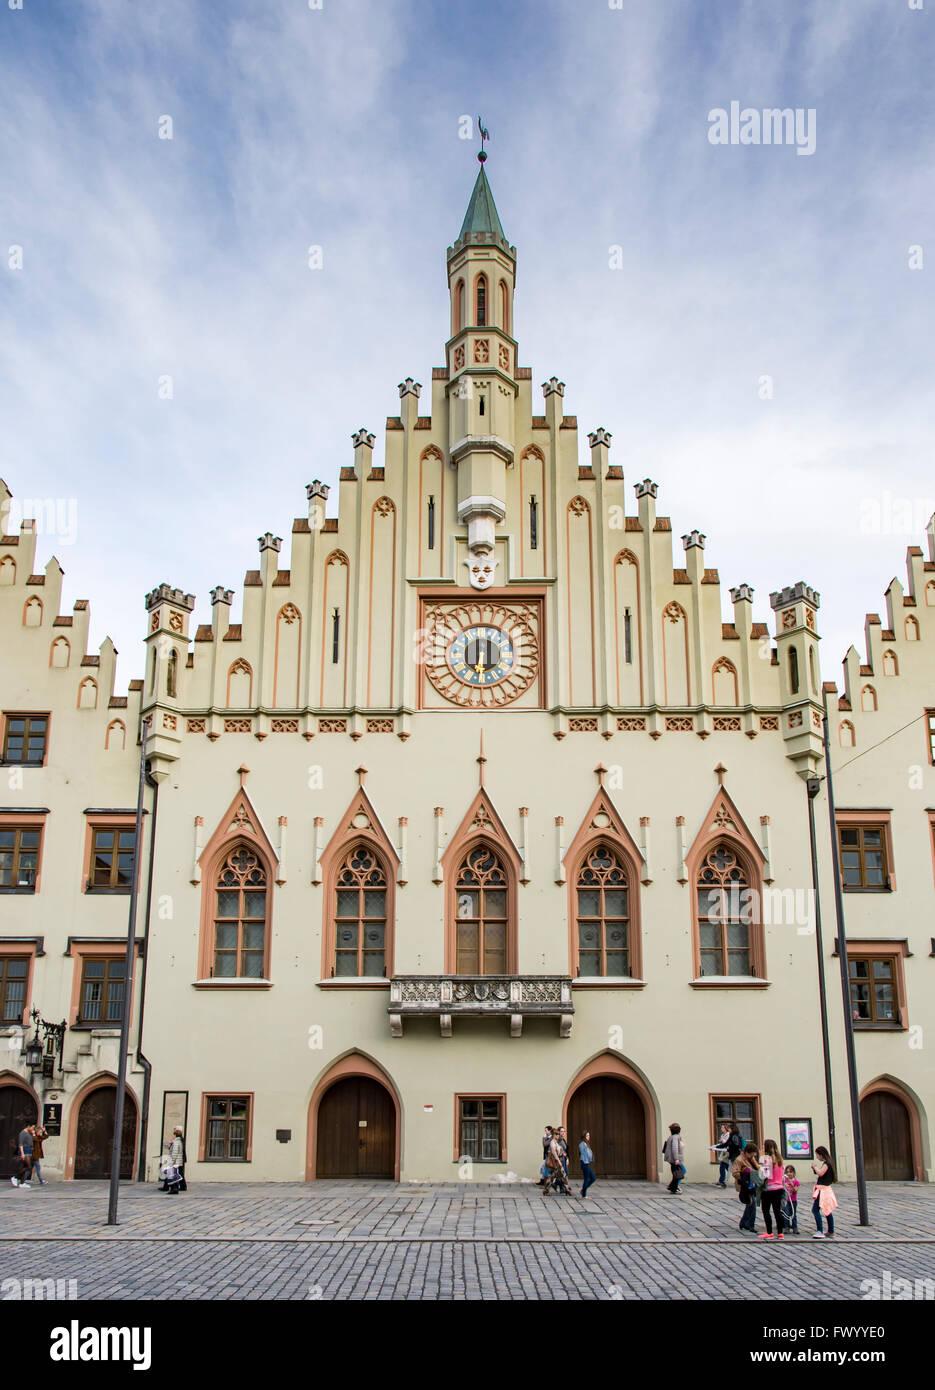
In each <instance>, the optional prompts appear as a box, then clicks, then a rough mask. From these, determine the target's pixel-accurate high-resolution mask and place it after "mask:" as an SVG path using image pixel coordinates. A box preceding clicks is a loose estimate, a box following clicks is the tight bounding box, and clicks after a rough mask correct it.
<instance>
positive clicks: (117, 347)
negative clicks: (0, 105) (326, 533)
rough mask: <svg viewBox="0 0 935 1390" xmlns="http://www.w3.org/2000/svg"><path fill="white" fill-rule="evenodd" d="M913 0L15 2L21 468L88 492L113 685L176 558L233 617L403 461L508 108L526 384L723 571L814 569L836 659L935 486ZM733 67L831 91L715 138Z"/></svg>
mask: <svg viewBox="0 0 935 1390" xmlns="http://www.w3.org/2000/svg"><path fill="white" fill-rule="evenodd" d="M618 2H619V8H612V6H613V5H616V4H618ZM313 3H316V4H317V3H318V0H313ZM913 3H914V4H915V5H918V4H920V3H921V0H821V3H820V4H816V3H815V2H814V0H804V2H803V3H799V0H779V2H778V3H774V4H772V5H765V4H763V3H762V0H718V3H717V4H716V5H715V4H709V3H704V0H610V3H608V0H510V3H509V4H507V5H504V4H503V3H501V2H500V0H473V3H472V4H470V5H466V6H465V5H444V4H441V3H439V2H438V0H434V3H433V0H321V8H316V9H312V8H310V7H309V4H308V0H263V3H261V4H257V3H246V0H225V3H224V4H220V3H208V2H207V0H202V3H195V2H194V0H147V3H146V4H140V3H132V0H72V2H71V3H66V0H50V3H48V4H41V5H40V4H39V3H37V0H23V8H22V9H21V10H10V9H9V8H8V7H7V5H4V6H3V8H2V9H0V82H2V90H3V92H4V97H5V101H4V109H5V123H6V139H5V161H4V162H5V174H6V178H5V180H4V183H5V191H4V194H3V200H2V203H0V249H2V251H3V253H4V254H3V257H2V260H0V314H2V318H0V358H2V361H0V411H2V416H0V418H2V431H0V476H2V477H4V478H5V479H6V481H7V483H8V485H9V486H10V488H11V489H12V491H13V493H14V495H15V497H16V498H17V499H25V498H39V499H46V498H54V499H63V500H65V501H66V502H67V501H68V500H69V499H75V501H76V503H77V519H78V527H77V536H76V539H75V543H73V544H72V543H69V537H68V535H67V527H66V534H65V535H60V536H49V537H46V538H43V539H42V540H41V541H40V553H39V559H38V562H37V564H38V565H39V566H40V567H41V566H42V565H44V563H45V561H46V559H47V558H48V555H49V554H50V553H51V552H52V551H54V552H55V553H57V554H58V558H59V560H60V562H61V563H62V565H63V567H64V569H65V572H66V577H65V598H64V602H65V605H66V608H67V609H68V610H70V608H71V604H72V602H73V601H74V599H75V598H79V597H82V598H84V597H87V598H89V599H90V600H91V603H92V617H93V620H92V640H93V642H94V644H95V645H96V644H97V643H99V642H100V640H101V639H102V638H103V636H104V635H105V633H110V635H111V636H112V637H113V638H114V641H115V642H116V644H117V647H118V649H120V650H121V652H122V656H121V659H120V663H119V669H118V689H121V688H123V687H125V684H126V682H127V681H128V680H129V679H130V678H131V677H133V676H138V675H140V674H141V673H142V655H141V649H140V647H139V642H140V639H141V637H142V635H143V631H144V623H143V608H142V604H143V595H144V594H145V593H146V591H147V590H149V589H150V588H151V587H153V586H154V585H155V584H157V583H159V582H161V581H167V582H169V583H171V584H173V585H177V586H179V587H182V588H184V589H186V590H188V591H189V592H192V593H195V594H196V595H197V598H198V603H197V608H196V620H197V621H207V620H208V618H209V615H210V602H209V594H208V591H209V589H210V588H211V587H212V586H214V585H215V584H218V583H223V584H224V585H226V586H227V587H230V588H233V589H235V591H236V593H235V600H234V603H235V607H234V618H235V620H236V619H237V617H238V616H239V603H240V593H241V586H242V579H243V571H244V570H245V569H247V568H251V567H254V566H255V565H256V564H257V545H256V538H257V536H258V535H259V534H260V533H261V532H264V531H266V530H271V531H273V532H275V533H276V534H278V535H281V536H283V537H284V538H285V539H284V546H283V558H282V560H281V564H282V565H284V566H285V565H286V564H288V559H287V558H286V552H287V549H288V538H289V534H290V528H291V523H292V518H293V517H295V516H298V515H301V514H303V513H304V511H305V506H306V503H305V491H304V486H305V484H306V483H307V482H309V481H310V480H311V479H312V478H315V477H317V478H321V479H323V480H324V481H326V482H332V483H333V482H335V481H336V479H337V474H338V469H339V468H340V467H341V466H342V465H346V464H349V463H350V462H351V443H350V435H351V433H352V431H354V430H356V429H357V428H358V427H359V426H361V425H365V426H367V427H368V428H369V429H371V430H373V431H374V432H375V433H376V436H377V447H376V461H377V462H380V461H381V455H382V447H383V431H382V426H383V421H384V417H385V416H386V415H392V414H396V413H397V412H398V409H399V398H398V393H397V390H396V383H397V382H399V381H400V380H401V379H402V378H403V377H405V376H413V377H415V378H417V379H418V380H420V381H422V382H424V383H426V384H428V383H429V382H430V380H431V369H432V367H433V366H434V365H437V364H439V363H440V362H441V361H442V360H443V356H442V344H443V342H444V340H445V337H446V334H447V322H448V320H447V293H446V282H445V248H446V247H447V246H448V245H449V244H450V243H451V241H452V240H453V238H454V237H455V236H456V235H457V233H458V229H459V227H460V223H461V219H462V216H463V214H464V209H465V207H466V204H467V201H468V197H469V195H470V191H471V187H472V184H473V181H474V177H475V173H476V169H477V165H476V163H475V162H474V149H475V146H474V145H472V144H469V143H467V142H465V141H463V140H462V139H460V138H459V129H460V125H459V123H460V120H461V117H462V116H465V115H471V116H472V117H473V116H476V115H477V114H478V113H479V114H480V115H481V116H482V117H483V118H484V121H485V124H487V125H488V126H489V128H490V130H491V133H492V140H491V144H490V160H489V162H488V164H487V170H488V174H489V177H490V181H491V185H492V187H493V190H494V193H495V196H496V199H497V204H498V208H499V211H500V215H501V218H502V221H503V225H504V228H505V230H506V232H507V235H508V236H509V237H510V239H511V240H512V241H513V242H514V243H515V244H516V246H517V250H518V255H519V267H518V287H517V297H516V314H515V324H516V333H517V337H518V338H519V341H520V361H521V362H523V363H526V364H528V365H529V366H531V368H532V374H533V382H534V383H536V384H538V383H539V382H541V381H544V380H545V379H546V378H547V377H550V376H552V375H556V376H559V377H560V378H561V379H562V380H564V381H565V382H566V383H567V389H566V393H565V409H566V411H567V412H568V413H570V414H571V413H574V414H576V415H577V416H578V422H579V426H580V429H581V448H582V451H583V452H585V453H586V452H587V441H586V438H585V433H586V431H588V430H592V429H594V428H595V427H597V426H599V425H602V426H604V427H605V428H606V429H608V430H610V431H611V432H612V434H613V452H612V461H613V462H615V463H617V464H621V465H622V466H623V468H624V470H625V473H626V476H627V478H628V480H629V483H634V482H636V481H637V480H639V479H641V478H643V477H647V476H648V477H651V478H653V479H654V480H655V481H656V482H657V483H658V485H659V508H660V511H661V512H664V513H668V514H670V515H671V516H672V519H673V530H674V532H675V536H676V545H677V547H678V548H677V550H676V552H675V563H676V564H680V563H681V560H680V558H679V557H680V556H681V546H680V543H679V542H678V540H677V537H678V536H679V535H680V534H682V533H683V532H686V531H688V530H690V529H692V528H695V527H697V528H698V529H699V530H702V531H704V532H705V533H706V534H707V537H708V541H707V550H706V560H707V563H708V565H709V566H716V567H717V568H718V569H719V570H720V574H721V581H722V586H723V590H724V600H725V604H726V603H727V602H728V599H727V592H726V591H727V588H728V586H730V585H733V584H736V583H739V582H740V581H742V580H745V581H748V582H750V583H752V584H753V585H754V587H755V589H756V591H757V592H756V600H755V610H756V611H755V616H756V618H757V619H759V620H767V619H769V620H770V621H771V616H772V615H771V614H770V612H769V599H768V595H769V591H770V590H771V589H775V588H778V587H781V586H782V585H784V584H787V583H792V582H795V581H796V580H798V579H800V578H803V579H805V580H807V581H808V582H809V583H811V584H812V585H814V586H815V587H816V588H818V589H819V590H820V591H821V593H822V596H823V598H822V612H821V629H822V631H823V633H824V636H825V641H824V643H823V666H824V675H825V677H826V678H832V679H833V678H837V676H838V673H839V662H840V659H841V656H842V655H843V652H844V650H845V648H846V647H847V645H848V643H849V642H851V641H855V642H856V643H857V644H858V647H860V646H861V644H862V632H863V615H864V613H865V612H866V611H868V610H876V609H879V608H880V606H881V602H882V593H883V590H884V589H885V587H886V585H887V583H888V582H889V580H890V579H891V578H892V577H893V575H896V574H898V575H899V576H900V578H904V576H905V564H904V556H905V549H906V546H907V545H908V544H922V537H921V528H922V526H923V525H924V523H925V521H926V520H927V518H928V516H929V515H930V513H931V512H932V510H933V509H935V469H933V467H932V443H931V441H932V423H933V422H932V409H933V373H935V368H933V358H935V354H933V340H935V335H933V331H932V325H933V312H932V311H933V290H932V283H933V277H935V177H933V174H935V170H933V142H932V140H931V128H932V117H933V106H935V96H933V83H932V73H933V71H935V0H926V2H925V4H924V6H923V7H922V8H913V7H912V6H913ZM731 102H738V103H739V104H740V107H750V108H756V109H763V108H767V107H792V108H802V109H803V111H806V110H809V109H813V110H814V112H815V116H814V131H815V135H816V144H815V150H814V153H813V154H811V155H799V154H797V152H796V149H795V147H794V146H790V145H785V146H775V145H773V146H765V145H762V144H759V145H758V144H748V145H740V144H737V145H716V144H712V143H711V142H710V141H709V139H708V133H709V129H710V122H709V112H710V111H711V110H712V109H714V108H725V109H729V108H730V104H731ZM166 116H168V117H170V118H171V124H172V139H171V140H169V139H160V138H159V134H160V123H161V128H162V130H163V131H165V130H166V129H167V126H166V123H165V121H163V120H162V118H164V117H166ZM313 244H314V245H319V246H321V247H322V256H323V265H322V268H321V269H320V270H314V271H313V270H310V269H309V267H308V259H307V258H308V247H309V246H310V245H313ZM7 247H22V266H21V268H18V267H17V266H16V264H15V263H16V262H17V255H16V253H13V254H12V256H11V253H9V252H7ZM914 247H915V248H918V247H921V248H922V251H921V256H920V253H919V252H918V251H913V250H912V249H911V248H914ZM611 248H619V252H617V253H615V252H613V251H612V249H611ZM10 259H12V260H13V262H14V268H10V266H9V261H10ZM920 260H921V262H922V264H921V266H919V262H920ZM612 262H614V263H615V264H616V265H617V267H618V268H612ZM914 267H917V268H914ZM166 377H170V378H171V383H172V398H171V399H165V398H163V397H164V395H165V387H164V386H163V391H162V395H161V394H160V383H161V381H164V379H165V378H166ZM766 378H768V379H769V380H768V381H765V380H764V379H766ZM770 391H771V395H770V394H769V393H770ZM537 395H538V392H537ZM424 399H425V397H424V398H423V400H424ZM423 408H425V407H424V406H423ZM540 408H541V407H540ZM630 497H631V498H632V493H630ZM633 506H634V508H635V502H634V503H633ZM65 514H66V515H67V513H65ZM725 616H726V617H728V616H729V612H726V613H725Z"/></svg>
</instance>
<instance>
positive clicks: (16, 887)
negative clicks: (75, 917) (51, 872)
mask: <svg viewBox="0 0 935 1390" xmlns="http://www.w3.org/2000/svg"><path fill="white" fill-rule="evenodd" d="M41 838H42V830H41V828H40V827H39V826H19V825H15V826H14V825H5V826H3V827H2V828H0V889H4V888H5V889H8V890H10V891H11V892H18V893H35V891H36V876H37V874H38V871H39V846H40V843H41Z"/></svg>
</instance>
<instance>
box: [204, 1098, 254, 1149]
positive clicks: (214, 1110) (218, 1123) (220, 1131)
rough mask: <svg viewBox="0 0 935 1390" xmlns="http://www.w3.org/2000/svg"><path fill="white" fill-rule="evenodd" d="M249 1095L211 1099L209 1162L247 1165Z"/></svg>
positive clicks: (208, 1124) (209, 1102)
mask: <svg viewBox="0 0 935 1390" xmlns="http://www.w3.org/2000/svg"><path fill="white" fill-rule="evenodd" d="M249 1129H250V1097H249V1096H208V1097H207V1133H206V1143H205V1161H206V1162H208V1163H212V1162H214V1163H246V1162H247V1161H248V1158H247V1139H248V1136H249Z"/></svg>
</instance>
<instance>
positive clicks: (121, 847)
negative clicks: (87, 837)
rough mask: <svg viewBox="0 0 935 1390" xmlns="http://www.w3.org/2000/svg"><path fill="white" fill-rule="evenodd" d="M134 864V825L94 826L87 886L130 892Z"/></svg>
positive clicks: (89, 887)
mask: <svg viewBox="0 0 935 1390" xmlns="http://www.w3.org/2000/svg"><path fill="white" fill-rule="evenodd" d="M135 866H136V827H135V826H133V827H123V826H112V825H111V826H94V827H93V829H92V830H91V864H90V870H89V873H88V889H89V890H90V889H94V888H109V889H113V890H115V891H121V890H123V891H125V892H127V893H129V891H130V887H131V884H132V882H133V873H134V869H135Z"/></svg>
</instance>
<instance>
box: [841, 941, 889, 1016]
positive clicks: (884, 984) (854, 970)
mask: <svg viewBox="0 0 935 1390" xmlns="http://www.w3.org/2000/svg"><path fill="white" fill-rule="evenodd" d="M847 968H848V974H849V976H850V982H851V1017H852V1018H853V1020H854V1024H855V1026H856V1027H858V1028H859V1027H861V1026H865V1027H876V1028H899V1027H900V1026H901V1019H900V1016H899V998H898V991H897V971H898V969H899V966H898V963H897V960H896V958H895V957H894V956H859V957H857V958H856V959H855V958H854V957H851V958H850V959H849V960H848V962H847Z"/></svg>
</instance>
